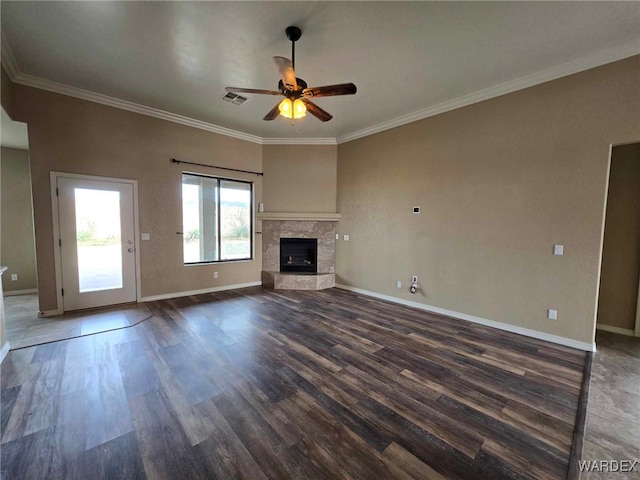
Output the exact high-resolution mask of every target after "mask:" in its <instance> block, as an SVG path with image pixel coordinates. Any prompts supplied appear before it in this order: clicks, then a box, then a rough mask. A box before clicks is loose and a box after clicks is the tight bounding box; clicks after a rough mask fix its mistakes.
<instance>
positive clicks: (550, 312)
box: [547, 309, 558, 320]
mask: <svg viewBox="0 0 640 480" xmlns="http://www.w3.org/2000/svg"><path fill="white" fill-rule="evenodd" d="M547 318H548V319H549V320H557V319H558V311H557V310H552V309H549V310H547Z"/></svg>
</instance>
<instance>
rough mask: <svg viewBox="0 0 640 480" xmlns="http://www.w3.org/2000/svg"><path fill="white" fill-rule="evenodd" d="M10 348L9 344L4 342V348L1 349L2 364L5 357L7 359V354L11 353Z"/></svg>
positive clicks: (0, 360)
mask: <svg viewBox="0 0 640 480" xmlns="http://www.w3.org/2000/svg"><path fill="white" fill-rule="evenodd" d="M9 348H10V345H9V342H4V345H2V348H0V363H2V361H3V360H4V357H6V356H7V353H9Z"/></svg>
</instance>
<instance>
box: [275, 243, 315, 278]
mask: <svg viewBox="0 0 640 480" xmlns="http://www.w3.org/2000/svg"><path fill="white" fill-rule="evenodd" d="M280 271H281V272H307V273H317V272H318V239H317V238H281V239H280Z"/></svg>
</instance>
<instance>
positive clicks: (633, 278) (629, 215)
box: [598, 143, 640, 330]
mask: <svg viewBox="0 0 640 480" xmlns="http://www.w3.org/2000/svg"><path fill="white" fill-rule="evenodd" d="M639 277H640V143H635V144H631V145H624V146H618V147H614V148H613V149H612V152H611V173H610V176H609V193H608V199H607V215H606V220H605V227H604V247H603V252H602V276H601V278H600V300H599V303H598V323H599V324H604V325H610V326H613V327H618V328H624V329H626V330H634V329H635V319H636V305H637V301H638V278H639Z"/></svg>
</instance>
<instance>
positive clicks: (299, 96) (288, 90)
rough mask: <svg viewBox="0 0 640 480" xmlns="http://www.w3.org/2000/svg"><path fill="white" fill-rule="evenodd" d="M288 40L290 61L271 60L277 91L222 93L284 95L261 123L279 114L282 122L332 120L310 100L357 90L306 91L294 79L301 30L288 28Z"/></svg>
mask: <svg viewBox="0 0 640 480" xmlns="http://www.w3.org/2000/svg"><path fill="white" fill-rule="evenodd" d="M285 33H286V34H287V38H288V39H289V40H291V60H289V59H288V58H285V57H273V60H274V61H275V62H276V65H277V67H278V72H279V73H280V77H281V80H280V81H279V82H278V90H260V89H255V88H237V87H227V88H225V91H227V92H232V93H257V94H262V95H283V96H284V97H285V98H284V100H282V101H281V102H280V103H278V104H277V105H276V106H275V107H273V108H272V109H271V111H270V112H269V113H267V114H266V115H265V117H264V118H263V120H273V119H275V118H276V117H277V116H278V114H279V115H282V116H283V117H285V118H292V119H295V118H302V117H304V116H305V115H306V112H307V111H308V112H309V113H311V115H313V116H315V117H317V118H318V119H319V120H320V121H321V122H328V121H329V120H331V119H332V118H333V116H332V115H331V114H329V113H328V112H326V111H325V110H323V109H322V108H320V107H319V106H317V105H316V104H315V103H313V102H311V101H310V100H309V99H310V98H315V97H332V96H336V95H353V94H354V93H356V86H355V85H354V84H353V83H340V84H338V85H327V86H324V87H311V88H308V87H307V82H305V81H304V80H302V79H301V78H297V77H296V73H295V65H296V42H297V41H298V40H299V39H300V37H301V36H302V30H300V29H299V28H298V27H294V26H291V27H287V28H286V30H285Z"/></svg>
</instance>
